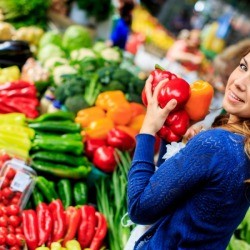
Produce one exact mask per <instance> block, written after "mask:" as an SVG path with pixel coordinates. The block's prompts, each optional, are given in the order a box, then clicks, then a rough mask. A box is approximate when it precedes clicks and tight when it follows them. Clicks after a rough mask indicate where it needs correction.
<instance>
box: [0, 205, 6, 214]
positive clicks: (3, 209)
mask: <svg viewBox="0 0 250 250" xmlns="http://www.w3.org/2000/svg"><path fill="white" fill-rule="evenodd" d="M0 210H1V211H2V213H3V214H7V207H6V206H5V205H4V204H3V203H1V205H0Z"/></svg>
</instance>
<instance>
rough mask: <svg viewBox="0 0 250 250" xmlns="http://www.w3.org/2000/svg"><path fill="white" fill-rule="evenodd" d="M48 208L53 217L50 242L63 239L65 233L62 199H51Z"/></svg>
mask: <svg viewBox="0 0 250 250" xmlns="http://www.w3.org/2000/svg"><path fill="white" fill-rule="evenodd" d="M49 209H50V212H51V214H52V219H53V224H54V226H53V230H52V237H51V242H55V241H59V240H61V239H63V237H64V234H65V224H66V221H65V214H64V207H63V204H62V201H61V200H60V199H56V200H53V201H52V202H51V203H50V204H49Z"/></svg>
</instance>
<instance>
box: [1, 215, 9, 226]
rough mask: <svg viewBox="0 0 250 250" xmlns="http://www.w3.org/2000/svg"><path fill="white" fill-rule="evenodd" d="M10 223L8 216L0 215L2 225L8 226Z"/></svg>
mask: <svg viewBox="0 0 250 250" xmlns="http://www.w3.org/2000/svg"><path fill="white" fill-rule="evenodd" d="M7 225H8V217H7V216H6V215H3V216H1V217H0V227H7Z"/></svg>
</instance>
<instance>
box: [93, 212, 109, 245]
mask: <svg viewBox="0 0 250 250" xmlns="http://www.w3.org/2000/svg"><path fill="white" fill-rule="evenodd" d="M95 215H96V217H97V228H96V232H95V236H94V238H93V240H92V242H91V244H90V249H91V250H99V249H100V248H101V246H102V243H103V240H104V238H105V236H106V234H107V231H108V225H107V221H106V219H105V217H104V215H103V214H101V213H99V212H96V213H95Z"/></svg>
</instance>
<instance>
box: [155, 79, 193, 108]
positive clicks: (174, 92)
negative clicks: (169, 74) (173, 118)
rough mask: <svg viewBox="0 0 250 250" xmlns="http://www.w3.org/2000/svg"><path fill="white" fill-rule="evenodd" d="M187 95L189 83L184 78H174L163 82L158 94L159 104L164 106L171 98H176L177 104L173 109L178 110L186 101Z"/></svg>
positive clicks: (188, 93)
mask: <svg viewBox="0 0 250 250" xmlns="http://www.w3.org/2000/svg"><path fill="white" fill-rule="evenodd" d="M189 96H190V86H189V84H188V83H187V82H186V81H185V80H184V79H181V78H176V79H173V80H171V81H168V82H165V83H163V85H162V87H161V89H160V91H159V94H158V102H159V106H160V107H161V108H164V107H165V106H166V104H167V103H168V102H169V101H170V100H171V99H176V101H177V105H176V107H175V108H174V110H179V109H180V108H182V107H183V106H184V105H185V103H186V102H187V101H188V99H189Z"/></svg>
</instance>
